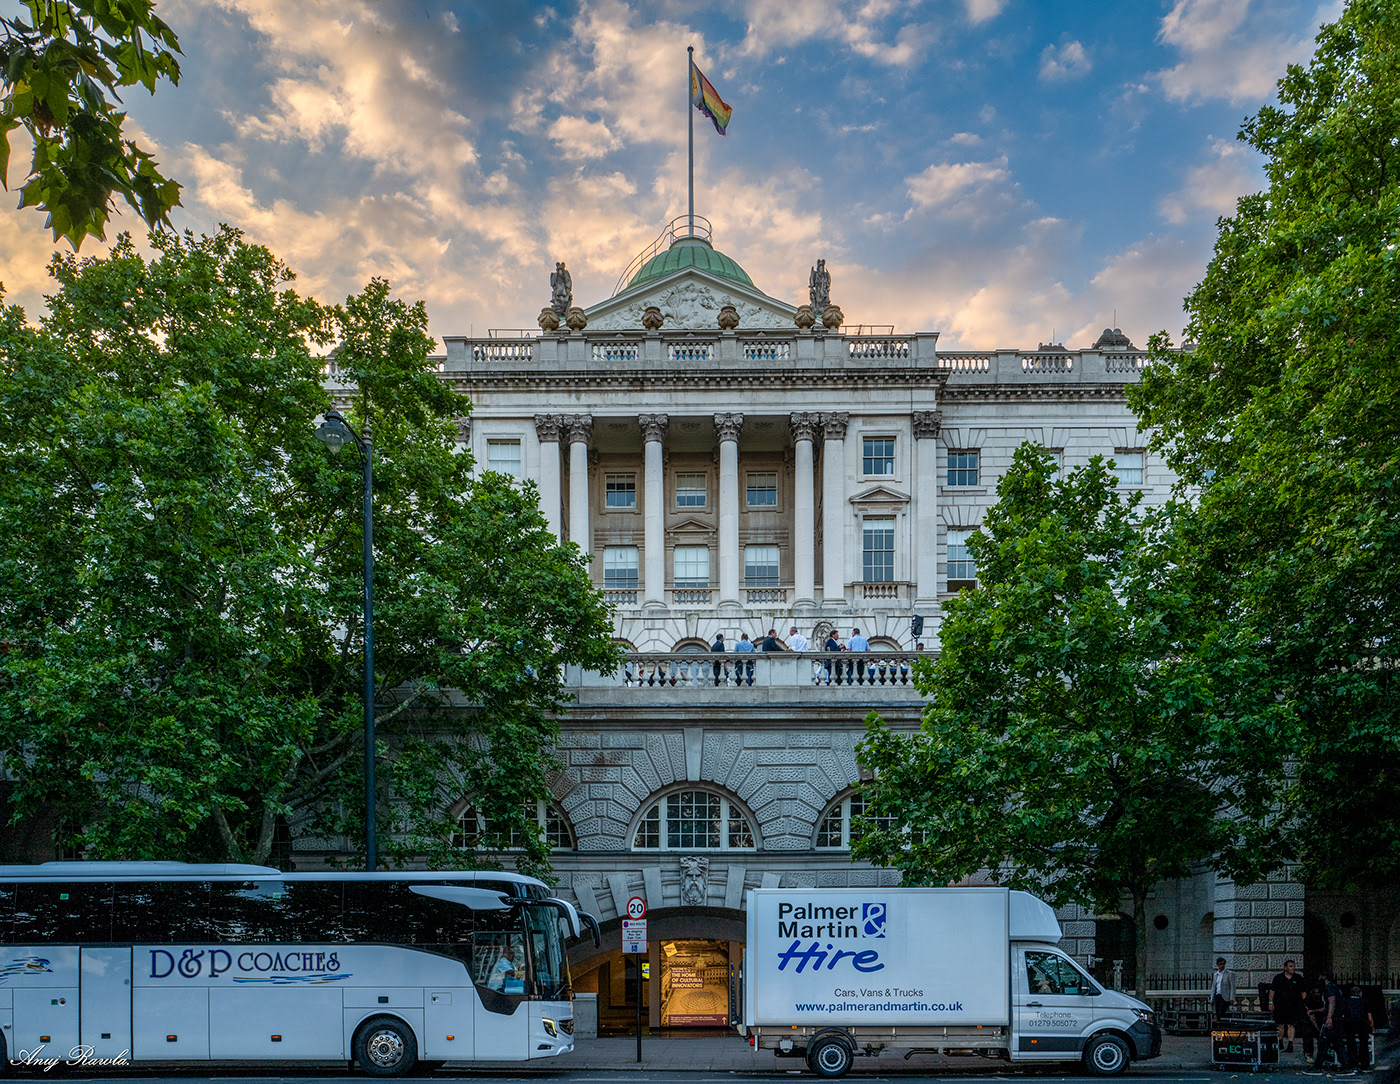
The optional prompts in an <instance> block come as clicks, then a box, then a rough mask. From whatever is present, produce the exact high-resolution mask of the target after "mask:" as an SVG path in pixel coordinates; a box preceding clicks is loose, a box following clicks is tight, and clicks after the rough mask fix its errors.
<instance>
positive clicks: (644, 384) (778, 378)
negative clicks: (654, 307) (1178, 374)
mask: <svg viewBox="0 0 1400 1084" xmlns="http://www.w3.org/2000/svg"><path fill="white" fill-rule="evenodd" d="M440 376H441V379H442V380H443V382H444V383H446V384H449V385H450V386H452V387H453V388H454V389H455V390H457V391H460V392H463V393H466V392H468V391H470V389H472V388H489V389H491V390H493V391H509V390H514V389H541V388H560V389H593V388H619V389H624V390H629V391H630V390H636V389H639V388H699V389H709V388H715V387H732V388H775V387H777V388H806V387H813V386H817V387H832V388H840V389H845V388H870V387H899V388H907V387H910V386H911V385H912V386H914V387H916V388H919V387H922V388H927V389H928V390H929V391H931V392H935V393H939V392H941V390H942V389H943V387H944V385H945V384H946V383H947V380H948V374H947V373H944V372H940V371H938V370H936V369H910V368H903V367H901V368H886V369H860V368H855V367H851V368H840V369H836V368H833V369H766V370H754V369H745V368H738V367H736V368H734V369H689V370H686V369H676V370H672V371H666V370H658V369H611V370H608V371H605V372H598V371H590V370H587V369H560V370H553V371H545V370H539V369H533V370H528V371H527V370H521V369H516V370H513V371H511V372H481V371H477V372H469V373H468V372H447V373H442V374H440ZM1057 386H1060V387H1063V386H1065V385H1057Z"/></svg>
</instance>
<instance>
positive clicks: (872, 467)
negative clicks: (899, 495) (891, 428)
mask: <svg viewBox="0 0 1400 1084" xmlns="http://www.w3.org/2000/svg"><path fill="white" fill-rule="evenodd" d="M861 473H862V474H893V473H894V437H866V438H864V439H863V440H862V441H861Z"/></svg>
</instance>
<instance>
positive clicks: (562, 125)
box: [549, 117, 622, 161]
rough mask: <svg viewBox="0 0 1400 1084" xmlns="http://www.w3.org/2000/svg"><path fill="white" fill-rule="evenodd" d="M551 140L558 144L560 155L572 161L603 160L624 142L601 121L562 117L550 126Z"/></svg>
mask: <svg viewBox="0 0 1400 1084" xmlns="http://www.w3.org/2000/svg"><path fill="white" fill-rule="evenodd" d="M549 138H550V139H552V140H554V142H555V143H556V144H558V148H559V153H560V154H561V155H562V156H563V157H565V158H567V159H569V160H571V161H577V160H580V159H585V158H602V157H604V156H605V155H607V154H608V153H609V152H610V151H614V150H616V149H617V148H618V147H620V146H622V140H620V139H618V137H617V136H615V135H613V134H612V132H610V131H608V126H607V125H606V124H604V123H603V122H602V121H601V120H585V119H584V118H583V117H560V118H558V119H557V120H555V121H553V122H552V123H551V124H550V125H549Z"/></svg>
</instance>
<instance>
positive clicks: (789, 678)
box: [572, 650, 932, 698]
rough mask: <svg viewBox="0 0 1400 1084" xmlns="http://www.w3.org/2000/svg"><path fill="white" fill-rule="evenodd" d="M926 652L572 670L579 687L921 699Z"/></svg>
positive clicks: (737, 657) (715, 656) (653, 658)
mask: <svg viewBox="0 0 1400 1084" xmlns="http://www.w3.org/2000/svg"><path fill="white" fill-rule="evenodd" d="M930 658H932V656H931V655H929V654H927V653H925V652H921V651H884V650H880V651H839V652H825V651H803V652H797V651H753V652H736V651H726V652H723V653H720V652H715V653H709V652H701V651H682V652H649V651H646V652H643V651H634V652H628V653H627V654H626V655H625V656H624V658H623V663H622V665H621V666H620V667H619V668H618V669H617V670H616V671H614V672H613V673H611V674H602V673H597V672H595V671H583V672H578V671H574V672H573V675H572V677H573V684H575V685H576V686H577V687H583V688H589V689H596V688H610V689H617V688H623V689H636V690H637V691H639V692H642V693H645V692H647V691H648V690H662V689H692V690H709V691H711V692H716V691H717V692H720V693H721V694H726V693H727V694H729V695H731V696H734V695H740V694H741V693H742V692H743V691H747V690H750V689H753V688H759V689H767V688H786V689H816V690H819V691H821V692H828V691H831V690H836V691H838V692H839V691H841V690H845V689H863V690H866V691H867V692H868V691H872V690H876V689H883V690H887V691H889V692H891V693H898V694H899V695H900V696H901V698H908V697H911V696H912V697H917V696H918V690H917V689H916V688H915V685H914V675H913V663H914V661H915V660H916V659H930Z"/></svg>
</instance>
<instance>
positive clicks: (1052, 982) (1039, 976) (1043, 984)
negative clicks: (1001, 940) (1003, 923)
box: [1011, 947, 1098, 1061]
mask: <svg viewBox="0 0 1400 1084" xmlns="http://www.w3.org/2000/svg"><path fill="white" fill-rule="evenodd" d="M1011 966H1012V969H1013V971H1014V972H1015V974H1014V975H1013V976H1012V979H1013V990H1014V991H1015V992H1014V995H1013V998H1014V1000H1015V1004H1016V1035H1015V1041H1014V1043H1013V1047H1014V1049H1013V1050H1012V1052H1011V1056H1012V1058H1013V1059H1014V1060H1016V1061H1069V1060H1074V1059H1077V1058H1078V1057H1079V1055H1080V1054H1081V1053H1083V1050H1084V1033H1085V1032H1086V1031H1087V1030H1088V1028H1089V1025H1090V1024H1091V1023H1092V1022H1093V1020H1094V1016H1095V1013H1094V1005H1095V1000H1096V999H1097V997H1098V989H1097V987H1095V986H1093V984H1092V983H1090V981H1089V980H1088V979H1087V978H1086V977H1085V975H1084V973H1083V972H1081V971H1080V970H1079V968H1077V967H1076V966H1075V965H1074V963H1073V961H1071V960H1070V959H1069V957H1068V956H1065V955H1063V954H1061V953H1059V952H1056V951H1054V950H1052V949H1049V948H1045V949H1040V948H1021V947H1017V948H1016V950H1015V953H1014V955H1013V959H1012V965H1011Z"/></svg>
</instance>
